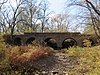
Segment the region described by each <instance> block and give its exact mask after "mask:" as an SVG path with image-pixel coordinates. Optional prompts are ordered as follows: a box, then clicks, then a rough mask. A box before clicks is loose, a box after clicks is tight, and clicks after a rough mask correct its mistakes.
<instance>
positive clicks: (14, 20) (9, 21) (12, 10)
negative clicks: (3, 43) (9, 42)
mask: <svg viewBox="0 0 100 75" xmlns="http://www.w3.org/2000/svg"><path fill="white" fill-rule="evenodd" d="M15 1H16V6H15V7H14V6H13V5H12V4H11V3H10V2H9V4H10V5H9V6H8V7H9V10H8V8H6V11H5V12H4V13H3V16H4V18H5V21H6V25H8V30H10V34H11V35H13V34H14V31H15V27H16V25H17V24H18V23H19V22H20V21H22V19H20V20H18V16H19V15H20V14H21V13H22V11H24V10H23V9H22V10H21V11H18V10H19V8H21V6H22V4H23V3H24V1H22V0H15ZM6 7H7V6H6Z"/></svg>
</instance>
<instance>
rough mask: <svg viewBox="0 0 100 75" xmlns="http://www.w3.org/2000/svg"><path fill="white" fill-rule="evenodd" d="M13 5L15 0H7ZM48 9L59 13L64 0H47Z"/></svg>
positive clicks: (62, 7)
mask: <svg viewBox="0 0 100 75" xmlns="http://www.w3.org/2000/svg"><path fill="white" fill-rule="evenodd" d="M9 1H10V2H11V3H12V4H13V5H15V0H9ZM39 1H41V0H39ZM48 1H49V4H50V5H49V6H50V10H51V11H54V12H55V14H58V13H61V12H62V11H63V10H64V5H65V0H48Z"/></svg>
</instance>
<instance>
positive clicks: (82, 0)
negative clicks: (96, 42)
mask: <svg viewBox="0 0 100 75" xmlns="http://www.w3.org/2000/svg"><path fill="white" fill-rule="evenodd" d="M74 5H75V6H79V7H81V10H83V11H84V13H83V12H81V15H78V17H79V16H80V18H81V20H83V19H84V21H82V22H83V23H82V24H85V25H87V23H88V21H89V20H90V22H91V24H90V25H91V26H92V27H93V28H94V30H95V34H96V35H97V36H98V37H100V0H96V1H95V0H73V1H71V3H70V4H69V6H74ZM79 11H80V10H79ZM83 15H84V16H83Z"/></svg>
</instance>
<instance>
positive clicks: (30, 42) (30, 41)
mask: <svg viewBox="0 0 100 75" xmlns="http://www.w3.org/2000/svg"><path fill="white" fill-rule="evenodd" d="M34 40H35V38H34V37H30V38H28V39H27V40H26V44H32V42H33V41H34Z"/></svg>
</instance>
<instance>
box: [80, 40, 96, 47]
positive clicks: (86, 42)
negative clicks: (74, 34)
mask: <svg viewBox="0 0 100 75" xmlns="http://www.w3.org/2000/svg"><path fill="white" fill-rule="evenodd" d="M93 45H94V41H93V39H91V38H85V39H83V41H82V46H83V47H90V46H93Z"/></svg>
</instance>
